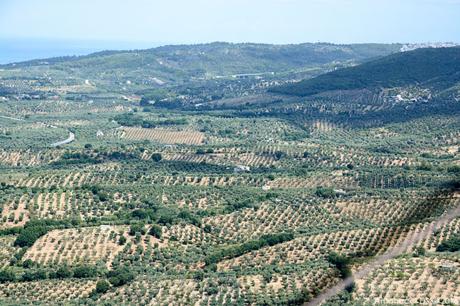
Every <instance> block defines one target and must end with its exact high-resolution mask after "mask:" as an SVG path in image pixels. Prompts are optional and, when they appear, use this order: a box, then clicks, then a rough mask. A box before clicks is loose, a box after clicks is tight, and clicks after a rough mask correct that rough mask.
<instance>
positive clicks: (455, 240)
mask: <svg viewBox="0 0 460 306" xmlns="http://www.w3.org/2000/svg"><path fill="white" fill-rule="evenodd" d="M436 251H438V252H457V251H460V236H459V235H455V236H453V237H450V238H449V239H447V240H445V241H443V242H441V243H440V244H439V245H438V246H437V247H436Z"/></svg>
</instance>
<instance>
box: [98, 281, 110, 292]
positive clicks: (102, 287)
mask: <svg viewBox="0 0 460 306" xmlns="http://www.w3.org/2000/svg"><path fill="white" fill-rule="evenodd" d="M109 288H110V284H109V282H107V281H106V280H104V279H101V280H99V281H97V283H96V293H106V292H107V291H108V290H109Z"/></svg>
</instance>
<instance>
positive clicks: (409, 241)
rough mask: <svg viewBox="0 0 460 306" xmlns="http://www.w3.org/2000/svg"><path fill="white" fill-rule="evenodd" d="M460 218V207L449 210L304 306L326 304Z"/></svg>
mask: <svg viewBox="0 0 460 306" xmlns="http://www.w3.org/2000/svg"><path fill="white" fill-rule="evenodd" d="M459 216H460V206H458V207H456V208H454V209H451V210H449V211H448V212H447V213H446V214H445V215H444V216H443V217H441V218H439V219H438V220H437V221H436V222H435V223H434V225H433V226H427V227H426V229H424V230H422V231H421V232H419V233H414V234H412V235H410V236H408V237H406V239H404V241H403V242H402V243H401V244H399V245H396V246H394V247H393V248H391V249H389V250H388V251H387V252H385V253H384V254H382V255H380V256H377V257H375V258H374V259H373V260H372V261H371V262H369V263H367V264H366V265H365V266H363V267H362V268H361V269H359V270H358V271H356V272H355V273H354V274H353V276H351V277H348V278H346V279H344V280H342V281H341V282H339V283H338V284H336V285H335V286H333V287H331V288H329V289H326V291H324V292H323V293H321V294H320V295H318V296H317V297H315V298H313V299H312V300H311V301H309V302H307V303H305V304H303V305H304V306H317V305H321V304H322V303H324V302H325V301H327V300H328V299H330V298H331V297H333V296H335V295H337V294H338V293H340V292H341V291H343V290H345V288H346V287H348V286H349V285H351V284H353V282H354V281H355V280H356V279H361V278H363V277H366V276H367V275H368V274H369V273H370V272H371V271H373V270H374V269H376V268H378V267H380V266H382V265H383V264H384V263H385V262H386V261H387V260H389V259H391V258H394V257H396V256H399V255H401V254H403V253H404V252H405V251H406V250H407V249H408V248H409V247H410V246H413V245H415V244H417V243H419V242H420V241H422V240H423V239H424V238H425V237H426V236H428V235H429V234H431V233H432V232H435V231H436V229H438V228H441V227H442V226H443V225H445V224H446V223H448V222H450V221H452V220H453V219H454V218H456V217H459Z"/></svg>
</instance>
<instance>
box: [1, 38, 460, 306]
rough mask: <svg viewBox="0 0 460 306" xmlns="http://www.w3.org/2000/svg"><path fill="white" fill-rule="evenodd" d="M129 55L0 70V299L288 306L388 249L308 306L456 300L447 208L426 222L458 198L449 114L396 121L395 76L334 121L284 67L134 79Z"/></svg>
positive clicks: (332, 112)
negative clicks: (249, 73)
mask: <svg viewBox="0 0 460 306" xmlns="http://www.w3.org/2000/svg"><path fill="white" fill-rule="evenodd" d="M208 47H209V46H207V47H206V46H201V47H200V46H195V47H190V48H191V51H190V52H192V53H193V52H195V51H196V50H195V49H196V48H208ZM214 47H216V48H217V47H219V46H214ZM225 47H226V48H227V47H228V46H225ZM181 48H185V47H181ZM228 48H229V47H228ZM235 48H236V46H235ZM241 48H243V51H244V49H245V47H241ZM328 48H333V47H332V46H329V47H328ZM341 48H346V47H341ZM347 48H351V47H347ZM355 48H358V47H355ZM359 48H363V47H362V46H361V47H359ZM369 48H370V47H369ZM388 48H389V49H391V48H393V46H388ZM208 51H209V50H208ZM239 51H241V50H239ZM152 52H153V53H148V52H147V51H145V52H141V53H139V54H141V56H143V57H144V59H145V60H147V59H156V60H158V61H159V60H160V58H163V57H165V58H166V56H165V54H166V53H167V52H169V51H168V50H163V49H162V50H156V51H152ZM165 52H166V53H165ZM209 52H211V51H209ZM235 52H236V51H235ZM241 52H242V51H241ZM245 52H246V51H245ZM260 52H262V51H260ZM349 52H351V51H349ZM157 53H158V54H157ZM174 54H176V53H174ZM218 54H219V56H222V54H220V53H218ZM350 54H353V53H352V52H351V53H350ZM360 54H361V53H360ZM131 55H132V54H131V53H129V52H127V53H122V54H118V55H117V53H115V54H113V55H110V54H107V55H103V56H102V58H97V57H95V58H92V57H91V56H89V57H83V58H81V59H78V58H77V59H75V60H72V61H69V62H66V61H65V60H57V62H56V63H54V64H50V65H49V67H47V68H46V69H45V68H43V67H42V66H41V64H39V63H34V62H32V63H29V64H26V63H23V64H20V65H17V66H15V67H9V66H8V65H6V66H4V69H3V70H1V71H0V90H1V91H0V96H4V97H5V99H4V100H2V102H0V304H2V305H3V304H5V305H16V304H34V305H50V304H65V305H288V304H289V305H302V304H304V303H308V302H311V301H314V299H315V297H318V296H320V295H321V294H322V293H323V292H327V290H328V289H329V288H333V286H334V285H337V284H341V283H342V282H343V279H346V278H347V277H348V276H349V275H350V274H351V275H353V273H355V272H356V271H359V270H360V269H361V268H362V267H364V266H365V265H366V264H367V263H371V262H373V260H375V259H378V258H380V256H382V255H384V254H387V252H390V251H391V250H392V249H393V248H397V247H398V246H400V245H401V244H403V245H405V249H404V251H403V252H402V254H398V256H393V257H392V258H389V259H388V260H386V261H385V262H384V263H383V264H381V265H378V266H375V267H374V268H373V269H372V270H371V271H369V273H367V274H365V275H364V276H362V277H359V278H357V279H355V281H354V283H353V286H348V287H347V289H346V290H345V291H341V292H338V295H335V296H333V297H332V299H330V300H329V301H327V302H325V304H324V305H346V304H348V305H373V304H376V303H380V304H383V305H406V304H408V303H411V304H417V303H428V302H430V303H435V304H439V305H441V304H442V303H444V302H445V303H448V302H449V303H451V304H452V305H457V304H459V303H460V296H459V292H460V287H459V286H460V275H459V262H460V255H459V252H458V244H459V239H460V216H458V215H456V216H453V217H452V218H450V219H448V220H447V221H446V222H444V223H442V224H441V226H439V227H438V225H437V223H436V222H437V220H439V219H440V218H444V217H446V216H450V214H449V212H451V211H452V210H455V209H456V208H458V207H459V206H460V190H459V175H460V153H459V152H460V151H459V148H460V133H459V131H460V116H459V115H458V114H459V113H460V109H459V107H458V102H457V104H456V105H455V104H454V102H452V101H451V100H449V102H448V111H435V109H434V107H435V104H436V103H438V105H439V103H441V102H439V101H440V100H432V101H431V102H430V103H431V104H430V107H433V108H430V109H425V108H424V107H428V106H427V104H426V101H425V102H424V100H423V101H422V100H420V101H421V102H420V103H421V104H420V105H418V104H416V103H415V102H414V103H412V104H410V105H406V106H405V107H407V108H405V109H406V110H407V112H409V113H410V114H411V115H410V116H409V115H408V116H407V119H405V120H401V118H400V116H399V115H395V114H396V113H397V112H399V111H400V109H399V108H398V107H399V106H400V105H397V104H394V103H393V102H394V101H393V102H392V101H391V99H390V98H389V95H392V94H393V91H396V92H398V93H399V92H401V91H402V89H401V88H404V90H403V91H402V93H401V95H402V97H403V98H404V99H406V98H407V99H413V97H414V96H417V97H418V96H423V97H425V96H426V95H427V91H426V90H422V89H419V88H417V87H407V86H408V85H407V84H400V86H398V87H397V88H389V89H386V90H385V91H384V93H375V92H373V93H366V94H363V93H362V92H355V91H353V92H352V93H344V94H343V97H344V99H345V100H346V99H350V96H351V97H352V99H353V101H355V102H353V103H356V104H359V105H358V106H357V105H354V106H357V107H356V112H350V113H348V111H349V107H352V106H353V105H351V106H350V105H348V104H346V103H342V104H340V101H337V97H336V96H335V95H334V94H333V93H331V92H328V93H327V94H324V95H320V96H319V97H318V96H313V97H305V96H304V95H303V93H304V89H303V88H301V89H297V88H295V89H290V87H289V86H297V85H292V84H291V83H292V80H293V79H294V78H297V77H299V73H300V72H299V70H296V69H294V68H293V67H292V65H293V64H291V63H284V64H282V65H281V64H280V66H282V67H281V68H279V74H274V75H272V74H270V75H269V76H262V77H260V76H258V77H257V78H245V79H242V80H240V79H238V78H234V77H231V75H232V74H235V73H236V72H241V73H243V72H245V71H240V70H238V71H236V70H235V69H238V67H236V66H234V62H230V63H229V67H231V69H230V68H225V67H226V66H225V65H223V66H222V67H224V68H225V69H226V70H225V69H224V68H222V69H224V70H225V71H220V70H218V69H217V68H215V67H212V66H211V67H208V68H207V69H208V71H209V73H208V74H207V78H205V80H201V79H200V78H201V77H202V76H201V75H194V74H196V73H198V72H197V71H196V69H195V67H194V66H187V65H189V64H190V62H186V63H181V62H180V61H179V59H178V58H177V56H176V55H174V56H172V57H170V58H169V61H170V62H169V65H170V66H171V68H170V69H169V70H164V71H163V70H158V71H159V72H158V73H159V74H158V75H157V76H156V77H155V78H156V79H155V80H153V79H152V76H151V74H150V72H151V69H153V68H148V71H141V73H139V74H135V73H134V72H133V71H134V70H132V69H133V67H125V66H123V65H122V63H124V61H125V60H126V59H127V58H129V57H130V56H131ZM382 55H386V54H382ZM112 57H115V58H112ZM163 59H164V58H163ZM164 60H165V61H167V59H164ZM335 60H337V61H339V60H343V61H342V62H341V63H342V65H343V66H345V67H346V66H347V65H348V64H349V63H348V62H347V61H349V60H350V59H349V58H342V59H335ZM352 60H354V61H356V62H359V61H360V60H362V58H358V57H356V58H353V59H352ZM111 61H115V62H116V61H118V62H119V63H121V64H120V67H122V68H119V69H118V70H116V69H115V68H114V69H115V70H114V71H113V72H114V73H113V74H112V75H111V76H109V75H108V74H105V73H104V72H103V69H102V68H101V67H103V68H104V69H105V68H107V67H109V68H110V67H111V65H112V62H111ZM184 61H185V59H184ZM318 61H320V60H318ZM130 63H131V62H130ZM347 63H348V64H347ZM131 64H132V63H131ZM255 64H256V63H254V65H255ZM262 64H264V65H262ZM335 64H337V63H335ZM181 65H185V66H184V67H181ZM203 65H204V66H206V65H212V63H206V65H205V64H203ZM260 65H262V66H261V67H262V68H263V69H265V68H266V65H268V64H267V63H260ZM331 65H333V64H332V61H331V62H325V60H322V59H321V61H320V62H318V63H316V64H315V66H314V67H316V68H315V69H317V73H323V72H326V71H328V70H329V69H328V68H330V67H331ZM274 67H276V66H274ZM253 68H254V69H256V68H258V67H257V66H255V67H253ZM262 68H260V67H259V69H262ZM304 68H305V69H306V67H304ZM310 68H311V67H310ZM98 69H99V70H98ZM136 69H137V68H136ZM180 69H182V70H183V71H182V73H178V72H177V70H180ZM216 69H217V70H216ZM299 69H300V68H299ZM64 71H68V73H64ZM72 71H73V72H72ZM75 71H76V72H75ZM154 71H156V70H154ZM174 71H176V74H174V73H173V72H174ZM46 73H49V74H50V75H52V78H49V79H48V78H45V74H46ZM92 73H94V78H93V79H91V78H89V77H88V75H91V74H92ZM300 74H301V76H302V77H312V75H308V74H307V73H300ZM216 75H217V76H222V75H229V76H230V77H221V78H215V76H216ZM25 76H27V78H26V77H25ZM187 76H193V77H194V79H193V81H190V83H185V84H188V85H187V86H188V87H187V86H185V85H184V82H186V81H185V79H186V77H187ZM128 79H129V80H130V82H129V83H127V80H128ZM86 80H89V81H88V82H86ZM149 80H150V81H149ZM161 80H164V82H165V83H163V81H161ZM210 80H212V81H210ZM160 81H161V82H160ZM285 83H288V84H291V85H289V86H285V87H280V88H279V87H274V88H275V90H274V91H273V92H269V91H267V88H271V87H273V86H275V85H274V84H276V86H277V85H280V84H285ZM127 84H132V85H133V86H132V88H128V89H126V88H125V89H123V88H124V87H126V86H128V85H127ZM263 84H265V85H263ZM294 84H296V83H294ZM299 84H303V83H302V82H300V83H299ZM438 85H439V84H438ZM318 86H319V85H318ZM401 86H402V87H401ZM122 87H123V88H122ZM287 90H298V91H299V92H300V93H301V95H298V96H296V95H294V96H288V97H287V96H286V91H287ZM305 90H306V89H305ZM308 90H310V89H308ZM308 90H306V91H307V92H308ZM353 90H355V89H353ZM449 90H451V89H449ZM279 91H282V92H283V93H282V94H280V93H279ZM184 92H187V93H188V94H187V95H185V94H184ZM446 92H447V91H446V90H444V91H443V92H442V96H441V97H442V99H448V96H446V95H444V94H446ZM217 93H219V96H216V94H217ZM160 94H161V97H160V98H158V97H157V96H158V95H160ZM348 94H349V95H348ZM452 94H453V95H455V93H452ZM456 94H457V95H458V93H456ZM356 95H358V96H359V97H360V99H361V100H359V99H358V100H355V98H356ZM374 95H375V96H374ZM369 96H372V98H369ZM432 96H434V93H432ZM179 97H182V98H179ZM245 99H246V100H245ZM366 99H370V100H366ZM433 99H434V98H433ZM152 100H155V101H156V102H158V103H153V102H155V101H153V102H152ZM245 101H246V102H245ZM267 101H269V102H267ZM150 102H152V103H150ZM345 102H347V100H346V101H345ZM366 103H367V104H366ZM392 103H393V104H392ZM401 103H402V102H401ZM446 103H447V102H446ZM198 104H199V105H198ZM196 105H198V106H196ZM200 105H201V106H200ZM416 107H420V109H422V110H420V112H418V113H417V114H414V115H413V116H412V114H413V113H412V112H413V110H414V109H415V108H416ZM427 112H429V113H427ZM382 117H384V118H385V120H380V119H381V118H382ZM422 234H423V235H422ZM419 236H420V237H419ZM414 237H416V238H417V239H415V238H414ZM407 241H409V242H407ZM456 248H457V249H456ZM357 275H360V274H359V273H357ZM323 302H324V301H323ZM380 304H379V305H380ZM430 305H431V304H430Z"/></svg>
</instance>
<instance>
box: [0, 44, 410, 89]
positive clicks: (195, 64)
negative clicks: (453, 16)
mask: <svg viewBox="0 0 460 306" xmlns="http://www.w3.org/2000/svg"><path fill="white" fill-rule="evenodd" d="M400 48H401V45H399V44H356V45H334V44H328V43H314V44H313V43H305V44H298V45H270V44H253V43H242V44H232V43H220V42H216V43H210V44H197V45H173V46H163V47H158V48H152V49H146V50H130V51H103V52H98V53H93V54H90V55H86V56H73V57H58V58H52V59H44V60H33V61H27V62H22V63H14V64H8V65H3V66H0V68H3V69H11V68H13V69H18V68H21V69H28V70H29V71H33V72H34V73H44V72H46V71H47V72H48V73H52V74H54V75H55V77H58V78H62V73H63V72H64V73H66V77H69V76H72V77H76V78H86V79H90V80H94V81H95V82H104V83H107V82H110V83H114V82H115V81H116V82H120V81H121V82H123V81H127V80H130V81H131V82H132V83H140V84H143V83H144V84H145V83H151V84H150V85H158V84H156V83H162V82H151V80H152V78H156V79H157V80H162V81H163V82H169V83H175V82H181V81H190V78H202V79H203V78H212V77H219V76H220V77H223V76H229V75H234V74H253V73H272V72H275V73H279V72H286V71H291V70H295V71H302V69H305V68H312V67H317V66H320V65H325V64H330V63H335V64H339V63H342V62H348V61H353V62H360V61H363V60H366V59H369V58H373V57H378V56H384V55H388V54H391V53H394V52H398V51H399V49H400Z"/></svg>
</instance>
